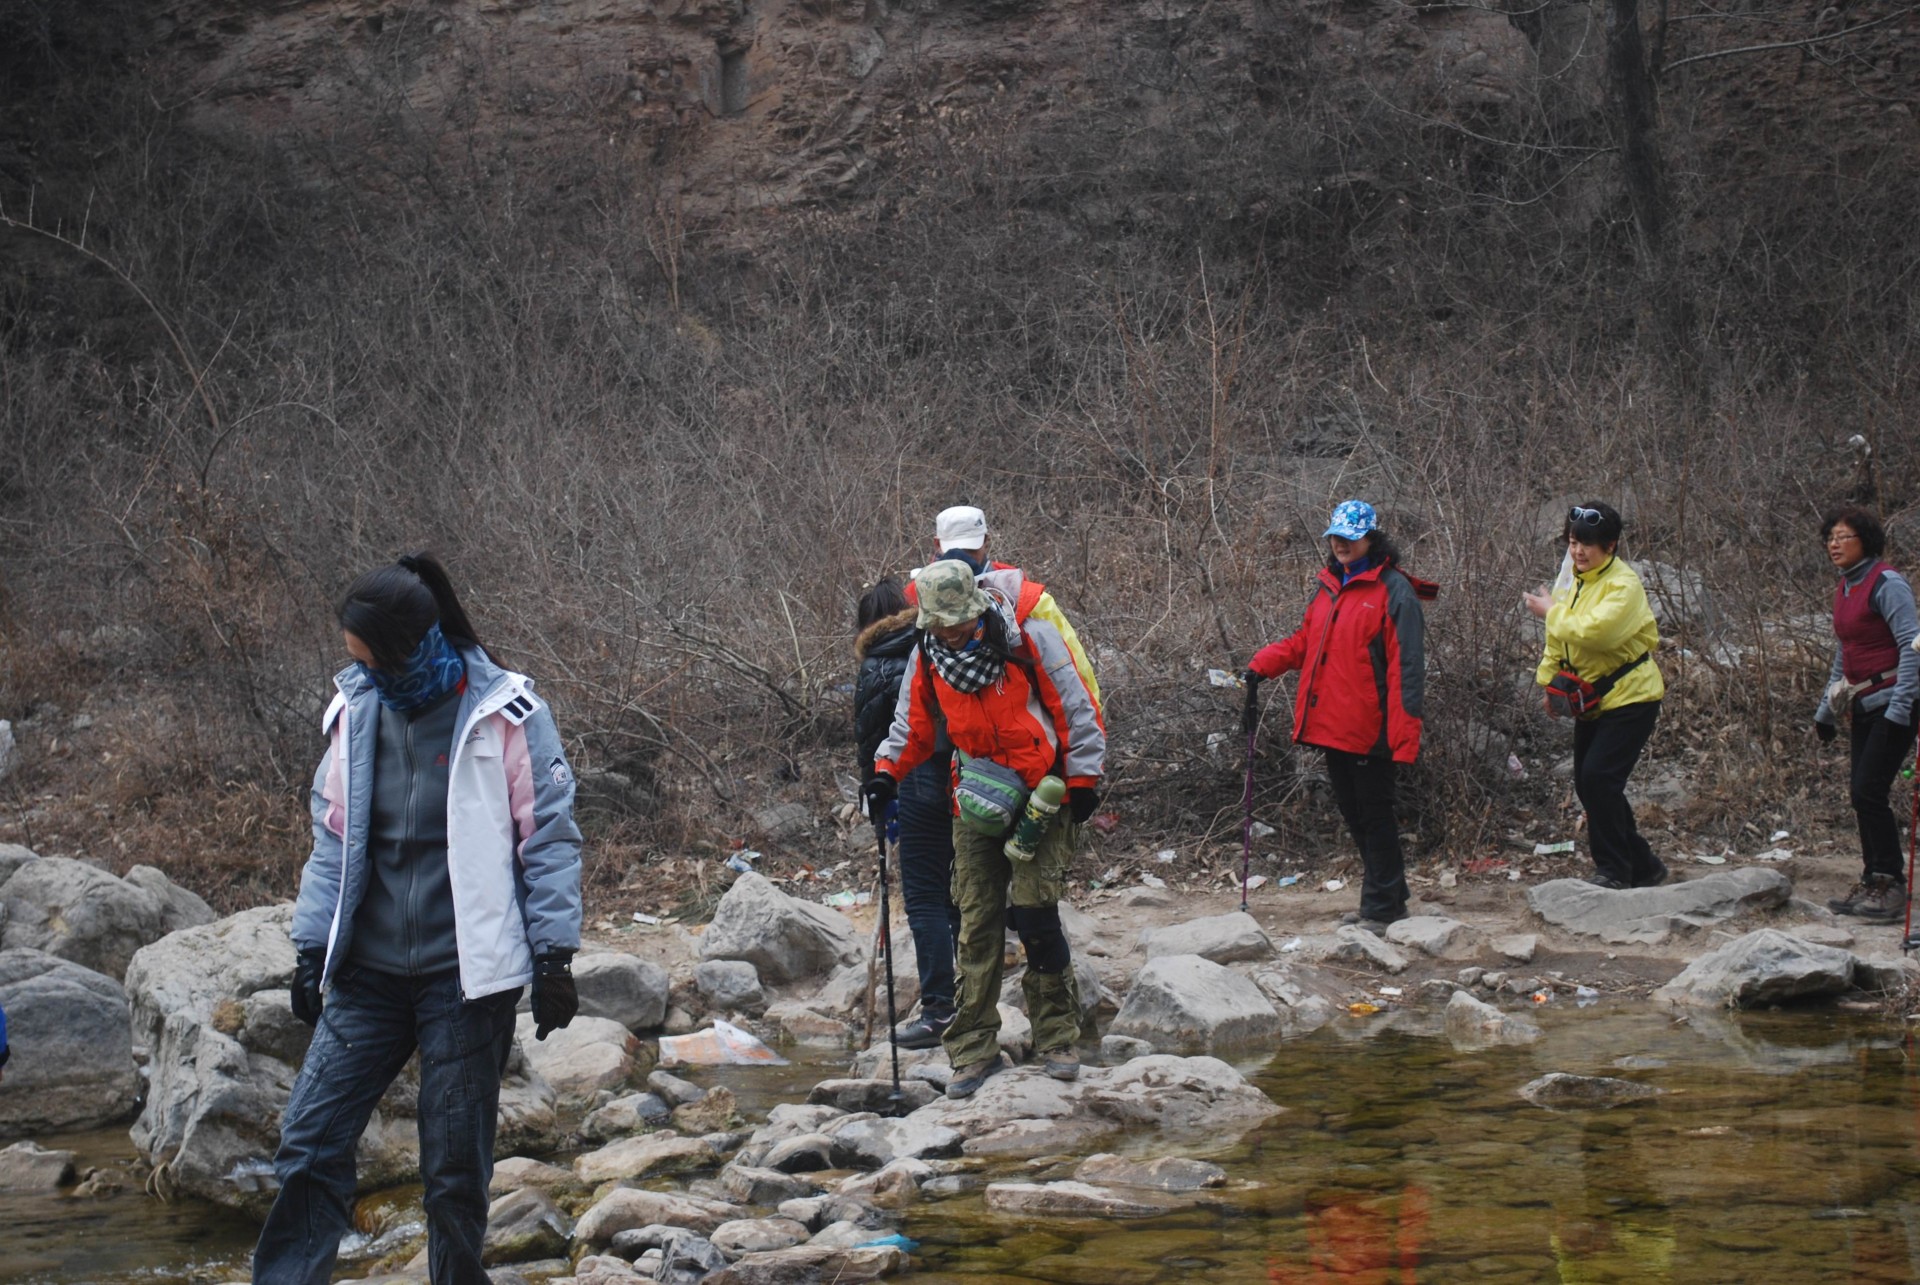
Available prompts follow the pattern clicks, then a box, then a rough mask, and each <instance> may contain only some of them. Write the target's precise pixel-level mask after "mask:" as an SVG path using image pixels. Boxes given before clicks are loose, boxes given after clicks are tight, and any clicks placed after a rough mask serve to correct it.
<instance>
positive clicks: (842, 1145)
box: [822, 1082, 966, 1169]
mask: <svg viewBox="0 0 1920 1285" xmlns="http://www.w3.org/2000/svg"><path fill="white" fill-rule="evenodd" d="M903 1087H904V1082H903ZM929 1087H931V1086H929ZM938 1100H939V1095H938V1094H932V1095H929V1097H928V1099H927V1101H926V1102H924V1103H922V1104H921V1105H922V1106H931V1105H932V1104H933V1103H934V1102H936V1101H938ZM822 1132H824V1133H825V1134H826V1135H827V1136H828V1137H830V1138H832V1139H833V1159H834V1163H835V1164H837V1165H839V1166H840V1167H842V1168H846V1169H878V1168H880V1167H881V1166H882V1165H885V1164H890V1163H892V1162H893V1161H895V1160H901V1159H909V1160H932V1159H936V1158H944V1157H948V1156H957V1155H959V1154H960V1149H961V1146H962V1144H963V1143H965V1141H966V1139H964V1138H962V1137H961V1136H960V1134H959V1133H957V1132H955V1131H954V1130H952V1129H949V1128H947V1127H946V1126H945V1125H943V1124H939V1123H936V1122H935V1121H933V1120H931V1119H922V1118H920V1117H919V1116H918V1115H917V1114H915V1115H908V1116H905V1117H900V1118H895V1117H892V1116H883V1115H877V1114H875V1113H873V1112H869V1111H862V1112H858V1113H856V1114H853V1115H845V1116H841V1117H840V1118H839V1119H837V1120H833V1121H831V1122H830V1123H828V1125H827V1126H826V1128H825V1129H823V1130H822Z"/></svg>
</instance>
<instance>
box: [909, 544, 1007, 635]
mask: <svg viewBox="0 0 1920 1285" xmlns="http://www.w3.org/2000/svg"><path fill="white" fill-rule="evenodd" d="M913 584H914V589H915V592H916V594H917V595H918V597H919V599H920V618H919V619H918V620H917V621H915V623H916V624H918V625H919V626H920V628H922V629H940V628H946V627H949V626H952V625H964V624H967V623H968V622H969V621H973V620H978V619H979V618H980V614H981V613H982V612H984V611H986V610H987V608H988V607H989V606H991V605H992V604H991V603H989V602H988V601H987V595H986V594H984V593H982V592H981V591H980V586H979V585H977V584H975V583H974V582H973V568H971V567H969V566H968V565H967V564H966V563H964V562H955V561H952V560H950V559H943V560H941V561H939V562H935V563H933V564H931V565H929V566H925V567H922V568H920V574H919V575H917V576H915V577H914V578H913Z"/></svg>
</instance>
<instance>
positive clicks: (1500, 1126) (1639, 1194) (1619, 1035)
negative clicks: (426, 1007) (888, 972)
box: [0, 1009, 1920, 1285]
mask: <svg viewBox="0 0 1920 1285" xmlns="http://www.w3.org/2000/svg"><path fill="white" fill-rule="evenodd" d="M1540 1016H1541V1018H1542V1019H1543V1020H1542V1024H1543V1025H1544V1026H1545V1027H1546V1028H1547V1036H1546V1038H1545V1039H1543V1040H1541V1041H1540V1042H1538V1043H1536V1044H1534V1045H1531V1046H1529V1047H1526V1048H1519V1049H1495V1050H1489V1051H1485V1052H1475V1053H1459V1052H1455V1051H1454V1050H1453V1048H1452V1047H1451V1046H1450V1045H1449V1044H1448V1043H1447V1042H1446V1041H1445V1040H1444V1039H1439V1038H1435V1037H1433V1036H1431V1035H1422V1034H1412V1033H1406V1032H1403V1031H1398V1030H1386V1031H1384V1032H1377V1033H1373V1034H1371V1035H1370V1036H1365V1037H1363V1036H1364V1035H1365V1032H1366V1031H1367V1027H1366V1026H1364V1025H1363V1024H1362V1021H1361V1020H1355V1019H1343V1020H1342V1022H1341V1023H1339V1024H1338V1025H1337V1026H1336V1027H1335V1028H1332V1029H1330V1030H1326V1031H1322V1032H1320V1033H1319V1034H1317V1035H1315V1036H1314V1037H1312V1038H1310V1039H1306V1040H1302V1041H1296V1042H1293V1043H1289V1044H1287V1045H1285V1046H1283V1047H1282V1048H1281V1050H1280V1051H1279V1052H1278V1053H1277V1054H1276V1055H1275V1056H1274V1057H1273V1058H1272V1059H1270V1060H1268V1061H1266V1062H1265V1063H1262V1064H1243V1066H1242V1069H1243V1070H1245V1071H1247V1072H1248V1073H1249V1074H1250V1075H1253V1076H1254V1077H1255V1079H1256V1080H1257V1082H1258V1083H1259V1084H1260V1085H1261V1087H1262V1088H1264V1089H1265V1090H1266V1091H1267V1092H1268V1093H1269V1094H1270V1095H1271V1096H1272V1097H1273V1098H1274V1100H1275V1101H1277V1102H1280V1103H1282V1104H1284V1105H1285V1106H1286V1107H1287V1108H1288V1109H1287V1112H1286V1114H1284V1115H1282V1116H1280V1117H1278V1118H1277V1119H1276V1120H1275V1121H1274V1122H1273V1123H1271V1124H1270V1125H1268V1126H1267V1127H1265V1128H1263V1129H1261V1130H1260V1131H1259V1132H1257V1133H1255V1134H1252V1135H1250V1136H1249V1137H1248V1138H1246V1139H1244V1140H1243V1141H1242V1142H1241V1143H1240V1144H1238V1145H1237V1146H1235V1147H1233V1148H1232V1149H1230V1150H1228V1151H1226V1152H1224V1153H1217V1154H1214V1155H1213V1156H1212V1158H1214V1159H1216V1160H1219V1161H1220V1162H1221V1163H1223V1164H1225V1165H1226V1167H1227V1169H1228V1171H1229V1173H1230V1175H1231V1177H1232V1178H1233V1180H1234V1181H1233V1184H1232V1185H1231V1186H1230V1187H1229V1188H1228V1189H1227V1190H1225V1191H1222V1192H1218V1193H1210V1194H1209V1195H1208V1196H1207V1197H1206V1198H1205V1199H1204V1200H1203V1201H1202V1202H1201V1203H1198V1204H1196V1205H1194V1206H1192V1207H1190V1208H1187V1209H1183V1210H1181V1211H1180V1212H1177V1213H1172V1214H1168V1215H1166V1216H1164V1217H1159V1218H1154V1219H1150V1220H1146V1221H1138V1222H1132V1221H1129V1222H1121V1221H1060V1220H1048V1221H1044V1222H1041V1221H1033V1222H1023V1221H1019V1220H1013V1219H1008V1218H1005V1217H1002V1216H999V1215H993V1214H989V1213H987V1212H986V1210H985V1208H984V1206H983V1204H982V1200H981V1197H980V1195H979V1194H978V1193H977V1192H974V1193H970V1194H965V1195H961V1196H957V1197H953V1198H951V1199H947V1200H941V1201H934V1202H928V1203H925V1204H922V1205H919V1206H917V1207H916V1208H914V1209H913V1210H911V1211H909V1213H908V1214H907V1216H906V1220H905V1226H904V1230H905V1231H906V1233H907V1234H908V1235H910V1236H912V1237H913V1238H915V1239H917V1240H919V1241H920V1242H921V1248H920V1250H919V1251H918V1252H917V1254H916V1258H915V1261H916V1272H915V1273H914V1275H913V1277H912V1279H917V1280H925V1281H929V1282H931V1281H941V1280H946V1281H955V1282H958V1281H966V1282H969V1285H987V1283H988V1282H998V1283H1008V1282H1016V1281H1057V1282H1089V1283H1093V1285H1147V1283H1149V1282H1155V1283H1157V1282H1176V1281H1178V1282H1188V1281H1194V1280H1210V1281H1219V1282H1237V1281H1264V1282H1276V1283H1279V1285H1294V1283H1306V1282H1314V1283H1316V1285H1318V1283H1325V1285H1332V1283H1333V1282H1340V1283H1341V1285H1407V1283H1409V1282H1416V1281H1417V1282H1435V1283H1438V1282H1455V1281H1457V1282H1467V1281H1473V1282H1492V1283H1496V1285H1497V1283H1502V1282H1512V1283H1514V1285H1519V1283H1520V1282H1553V1281H1559V1282H1564V1283H1565V1285H1585V1283H1587V1282H1603V1281H1608V1282H1652V1283H1665V1282H1672V1283H1674V1285H1680V1283H1685V1285H1693V1283H1695V1282H1722V1281H1724V1282H1736V1281H1737V1282H1763V1281H1764V1282H1800V1281H1808V1282H1816V1281H1913V1280H1920V1068H1916V1066H1915V1065H1914V1063H1913V1061H1912V1057H1911V1054H1912V1049H1911V1048H1910V1047H1909V1046H1908V1044H1907V1043H1906V1039H1905V1035H1904V1032H1903V1031H1902V1030H1901V1029H1900V1028H1899V1027H1898V1026H1895V1025H1890V1024H1888V1023H1885V1022H1881V1021H1876V1020H1872V1019H1866V1018H1858V1017H1847V1016H1843V1015H1837V1014H1831V1013H1812V1012H1802V1013H1781V1014H1759V1015H1747V1016H1743V1017H1732V1016H1721V1015H1717V1014H1707V1015H1700V1016H1696V1017H1694V1018H1693V1019H1691V1020H1690V1021H1688V1022H1685V1023H1679V1024H1676V1023H1674V1022H1672V1021H1670V1020H1668V1019H1667V1018H1665V1017H1663V1016H1660V1015H1658V1014H1654V1013H1652V1012H1649V1011H1645V1010H1640V1009H1635V1010H1632V1011H1608V1010H1605V1009H1593V1010H1588V1011H1585V1012H1577V1011H1565V1012H1557V1013H1556V1012H1549V1013H1544V1014H1541V1015H1540ZM1364 1020H1365V1021H1369V1022H1372V1023H1383V1022H1389V1021H1391V1019H1390V1018H1388V1017H1386V1016H1384V1015H1383V1016H1382V1017H1376V1018H1371V1019H1364ZM1548 1071H1570V1072H1576V1073H1582V1074H1605V1075H1617V1076H1622V1077H1625V1078H1629V1079H1633V1080H1636V1081H1639V1082H1641V1083H1643V1084H1646V1085H1650V1086H1653V1087H1656V1088H1659V1089H1663V1090H1665V1092H1664V1093H1662V1094H1661V1095H1659V1096H1657V1097H1652V1098H1647V1099H1644V1100H1641V1101H1637V1102H1631V1103H1627V1104H1624V1105H1621V1106H1617V1107H1614V1108H1611V1109H1607V1110H1598V1109H1582V1110H1569V1111H1548V1110H1543V1109H1541V1108H1538V1107H1534V1106H1531V1105H1529V1104H1528V1103H1526V1102H1525V1101H1523V1100H1522V1099H1521V1098H1520V1097H1519V1096H1518V1093H1517V1090H1518V1089H1519V1088H1520V1086H1521V1085H1523V1084H1525V1083H1526V1082H1528V1081H1529V1080H1531V1079H1533V1078H1534V1077H1535V1076H1538V1075H1541V1074H1544V1073H1546V1072H1548ZM825 1073H828V1071H827V1069H823V1068H821V1067H819V1066H796V1067H793V1068H786V1069H784V1070H775V1069H764V1070H763V1069H755V1070H753V1071H751V1072H739V1071H729V1072H728V1073H726V1075H725V1076H722V1075H721V1074H720V1073H717V1072H716V1073H705V1074H700V1075H698V1076H697V1078H699V1079H701V1080H702V1081H703V1082H706V1083H717V1082H721V1081H722V1080H723V1079H724V1081H725V1082H727V1083H730V1084H732V1085H734V1087H735V1088H736V1089H737V1090H738V1091H739V1092H740V1093H741V1098H742V1106H743V1109H745V1110H746V1111H747V1113H748V1114H749V1118H755V1117H758V1116H760V1115H764V1112H765V1110H766V1108H767V1107H768V1106H770V1105H772V1104H773V1103H774V1102H776V1101H780V1100H786V1099H788V1098H797V1097H799V1096H800V1095H801V1094H803V1093H804V1090H805V1086H806V1085H808V1084H811V1083H812V1081H813V1080H815V1079H818V1078H821V1076H822V1075H823V1074H825ZM43 1141H44V1142H46V1143H47V1144H48V1145H53V1144H54V1143H55V1142H60V1141H62V1140H58V1139H44V1140H43ZM63 1145H67V1146H70V1147H71V1146H76V1145H78V1147H79V1149H81V1150H82V1151H83V1152H85V1153H86V1154H85V1155H84V1156H83V1160H84V1161H85V1162H86V1163H95V1164H97V1163H102V1162H103V1161H108V1160H115V1159H124V1158H125V1157H126V1156H127V1155H128V1154H129V1153H130V1148H129V1147H128V1146H127V1145H126V1141H125V1135H124V1133H110V1134H94V1135H87V1136H86V1137H84V1138H80V1139H67V1140H64V1143H63ZM1119 1149H1123V1150H1126V1149H1132V1150H1137V1151H1139V1152H1140V1153H1142V1154H1147V1155H1151V1154H1159V1153H1164V1152H1167V1151H1175V1152H1178V1153H1181V1154H1194V1153H1195V1152H1194V1150H1193V1149H1192V1148H1189V1147H1185V1146H1179V1147H1172V1146H1168V1145H1166V1144H1165V1143H1164V1142H1163V1141H1162V1140H1161V1139H1159V1138H1158V1137H1156V1136H1155V1135H1151V1134H1142V1135H1140V1136H1137V1137H1133V1138H1130V1139H1128V1140H1126V1141H1125V1142H1124V1143H1123V1144H1121V1147H1120V1148H1119ZM1006 1168H1007V1169H1008V1170H1010V1171H1011V1172H1010V1173H1008V1174H1006V1175H1005V1176H1018V1177H1020V1178H1034V1177H1041V1178H1053V1177H1066V1176H1069V1174H1070V1172H1071V1169H1072V1162H1061V1163H1059V1164H1057V1165H1050V1164H1031V1165H1011V1166H1007V1167H1006ZM992 1176H996V1177H997V1176H1002V1175H1001V1174H1000V1173H999V1172H995V1173H994V1174H993V1175H992ZM252 1231H253V1229H252V1227H251V1226H250V1225H249V1224H247V1223H246V1222H245V1221H244V1220H241V1219H238V1218H235V1217H233V1216H231V1215H228V1214H226V1213H224V1212H223V1211H220V1210H216V1209H212V1208H209V1207H206V1206H200V1205H196V1204H188V1203H182V1204H177V1205H171V1206H165V1205H160V1204H158V1203H156V1202H153V1201H150V1200H148V1199H147V1198H145V1197H144V1196H142V1195H140V1194H139V1192H138V1190H137V1189H132V1190H128V1191H126V1192H124V1193H122V1194H120V1195H118V1196H110V1197H103V1198H98V1199H73V1198H44V1197H34V1198H22V1197H18V1196H11V1195H5V1194H0V1282H35V1283H36V1285H38V1283H44V1285H74V1283H76V1282H83V1281H84V1282H100V1283H101V1285H129V1283H131V1282H150V1283H152V1285H167V1283H172V1282H182V1283H185V1282H209V1281H221V1280H231V1279H238V1278H240V1277H242V1276H244V1268H243V1267H242V1266H241V1265H242V1264H244V1261H245V1254H246V1249H247V1247H248V1245H249V1243H250V1241H251V1238H252Z"/></svg>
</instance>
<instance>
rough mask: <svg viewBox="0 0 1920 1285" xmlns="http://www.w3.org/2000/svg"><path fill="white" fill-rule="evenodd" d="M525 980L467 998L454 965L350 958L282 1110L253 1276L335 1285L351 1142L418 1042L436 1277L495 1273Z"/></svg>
mask: <svg viewBox="0 0 1920 1285" xmlns="http://www.w3.org/2000/svg"><path fill="white" fill-rule="evenodd" d="M519 999H520V991H519V988H517V987H516V988H515V989H513V990H511V991H502V992H501V993H500V994H498V995H489V996H487V997H486V998H485V999H480V1000H476V1001H474V1002H473V1003H471V1004H469V1003H466V1002H464V1001H463V1000H462V999H461V998H460V978H459V974H458V971H457V970H453V969H449V970H447V971H445V972H439V973H433V974H431V975H429V976H426V977H399V976H395V975H392V974H389V973H378V972H375V971H373V970H372V969H368V968H356V967H353V966H351V965H349V966H346V967H343V968H342V969H341V970H340V972H339V973H338V974H337V975H336V976H335V977H334V980H333V985H332V987H331V989H330V990H329V991H328V992H327V1002H326V1009H325V1011H323V1012H322V1013H321V1015H320V1025H319V1026H318V1027H317V1028H316V1029H315V1030H314V1033H313V1043H312V1045H311V1046H310V1047H309V1048H308V1049H307V1058H306V1061H305V1062H304V1063H303V1064H302V1065H301V1067H300V1076H299V1078H298V1079H297V1080H295V1081H294V1084H293V1096H292V1097H291V1098H289V1099H288V1100H287V1110H286V1114H285V1115H284V1116H283V1117H282V1118H281V1121H280V1150H279V1151H278V1152H277V1153H276V1154H275V1155H274V1158H273V1172H274V1176H275V1177H276V1178H278V1179H279V1181H280V1193H279V1195H277V1196H275V1197H274V1201H273V1208H272V1209H271V1210H270V1211H269V1212H268V1214H267V1223H266V1226H264V1227H262V1228H261V1229H260V1243H259V1244H258V1245H257V1246H255V1248H254V1251H253V1280H254V1285H326V1282H327V1281H328V1280H330V1279H331V1278H332V1275H333V1262H334V1256H335V1254H336V1253H337V1252H338V1251H339V1248H340V1237H341V1236H342V1235H343V1234H345V1232H346V1230H347V1228H348V1226H349V1225H350V1224H351V1221H352V1215H353V1193H354V1186H355V1171H354V1163H353V1152H354V1147H355V1145H356V1144H357V1143H358V1142H359V1141H360V1134H361V1132H362V1131H363V1130H364V1129H365V1128H366V1127H367V1120H368V1119H369V1118H370V1117H371V1116H372V1114H373V1109H374V1107H375V1105H376V1104H377V1103H378V1102H379V1101H380V1095H381V1094H383V1093H385V1092H386V1091H387V1086H388V1085H390V1084H392V1083H393V1080H394V1077H395V1076H397V1075H399V1074H400V1070H401V1068H402V1067H404V1066H405V1065H406V1063H407V1059H408V1058H409V1057H411V1056H412V1055H413V1051H414V1049H415V1047H418V1048H419V1050H420V1174H421V1178H422V1181H423V1182H424V1183H425V1186H426V1196H425V1204H426V1210H427V1265H428V1271H429V1273H430V1279H431V1280H432V1281H433V1285H486V1281H487V1274H486V1272H485V1271H484V1270H483V1269H482V1268H481V1266H480V1246H481V1241H482V1240H484V1239H485V1237H486V1234H487V1203H488V1198H487V1185H488V1184H489V1183H490V1182H492V1181H493V1133H494V1125H495V1122H496V1117H497V1116H498V1114H499V1110H500V1075H501V1073H502V1072H503V1071H504V1070H505V1069H506V1065H507V1056H508V1054H509V1053H511V1052H512V1051H513V1022H514V1005H515V1004H516V1003H517V1002H518V1001H519Z"/></svg>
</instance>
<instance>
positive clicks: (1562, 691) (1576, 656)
mask: <svg viewBox="0 0 1920 1285" xmlns="http://www.w3.org/2000/svg"><path fill="white" fill-rule="evenodd" d="M1621 526H1622V523H1621V521H1620V515H1619V513H1617V512H1615V511H1614V509H1613V507H1612V506H1611V505H1607V504H1600V503H1597V502H1596V503H1592V504H1583V505H1576V506H1575V507H1574V508H1573V509H1572V510H1571V511H1569V512H1568V514H1567V526H1566V538H1567V558H1568V561H1569V562H1570V563H1571V570H1572V579H1571V583H1564V582H1563V583H1561V584H1557V585H1555V586H1554V588H1553V589H1551V590H1549V589H1548V588H1547V586H1545V585H1542V586H1540V588H1539V589H1537V590H1535V591H1534V592H1532V593H1530V594H1528V595H1526V602H1527V610H1529V611H1531V612H1532V613H1533V614H1534V615H1536V616H1538V617H1540V619H1541V620H1543V621H1545V622H1546V625H1547V645H1546V650H1545V651H1544V652H1542V653H1541V657H1540V669H1539V671H1538V673H1536V674H1535V676H1534V677H1535V681H1536V682H1538V683H1539V684H1540V686H1542V687H1544V688H1546V689H1547V709H1548V712H1549V713H1559V714H1571V715H1572V716H1573V717H1574V718H1575V719H1576V720H1577V721H1576V722H1575V723H1574V725H1573V789H1574V793H1575V794H1577V795H1579V796H1580V806H1581V807H1583V808H1585V809H1586V812H1587V845H1588V847H1589V848H1591V849H1592V851H1593V864H1594V867H1595V869H1596V870H1597V872H1598V873H1596V874H1593V875H1590V876H1589V877H1588V880H1587V881H1588V882H1589V883H1593V884H1597V885H1598V886H1600V887H1602V888H1651V887H1653V886H1654V885H1655V884H1659V883H1664V882H1666V878H1667V867H1666V866H1665V865H1664V864H1662V863H1661V861H1660V858H1658V857H1656V856H1654V855H1653V849H1652V848H1650V847H1648V846H1647V841H1646V840H1645V839H1643V838H1641V837H1640V830H1639V827H1638V826H1636V825H1635V824H1634V820H1633V808H1632V806H1631V805H1629V804H1628V803H1627V777H1628V776H1629V775H1631V774H1632V772H1633V765H1634V764H1635V763H1637V762H1639V761H1640V752H1641V751H1642V750H1644V749H1645V748H1646V746H1647V740H1648V738H1650V737H1651V736H1652V735H1653V725H1654V723H1655V722H1656V721H1657V720H1658V719H1659V717H1660V700H1661V698H1662V697H1663V696H1665V695H1666V694H1667V688H1666V683H1665V682H1664V681H1663V680H1662V679H1661V677H1660V667H1659V666H1658V665H1657V664H1655V663H1654V659H1653V652H1654V648H1656V647H1658V646H1659V645H1660V630H1659V626H1658V625H1656V624H1655V623H1654V619H1653V610H1652V609H1651V608H1650V607H1648V606H1647V591H1646V589H1645V587H1644V586H1642V585H1641V583H1640V577H1639V576H1638V575H1636V574H1635V573H1634V570H1633V568H1632V567H1630V566H1628V565H1627V564H1626V563H1625V562H1623V561H1622V560H1621V559H1620V558H1619V557H1618V556H1616V554H1615V550H1616V549H1617V548H1618V547H1619V545H1620V528H1621ZM1566 675H1571V677H1568V676H1566ZM1569 694H1570V695H1569Z"/></svg>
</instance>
